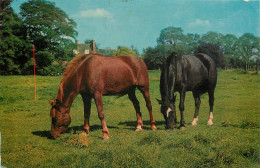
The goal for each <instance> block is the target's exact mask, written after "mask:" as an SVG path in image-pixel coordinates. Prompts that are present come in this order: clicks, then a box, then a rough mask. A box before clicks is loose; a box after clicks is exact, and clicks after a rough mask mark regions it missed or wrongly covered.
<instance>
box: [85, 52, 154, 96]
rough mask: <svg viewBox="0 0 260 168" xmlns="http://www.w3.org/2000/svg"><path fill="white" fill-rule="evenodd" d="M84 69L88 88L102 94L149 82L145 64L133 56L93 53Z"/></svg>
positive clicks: (119, 91)
mask: <svg viewBox="0 0 260 168" xmlns="http://www.w3.org/2000/svg"><path fill="white" fill-rule="evenodd" d="M85 71H86V76H87V83H88V86H89V89H90V90H92V91H94V90H99V91H101V92H102V93H103V94H118V93H121V92H124V91H125V90H127V89H129V88H130V87H132V86H137V85H143V83H145V82H149V81H148V71H147V68H146V66H145V64H144V63H143V62H142V61H141V60H140V59H139V58H137V57H135V56H117V57H104V56H98V55H95V56H92V57H91V58H90V59H88V62H87V63H86V70H85ZM143 78H146V79H143Z"/></svg>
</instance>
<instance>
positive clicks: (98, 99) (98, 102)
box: [94, 92, 109, 140]
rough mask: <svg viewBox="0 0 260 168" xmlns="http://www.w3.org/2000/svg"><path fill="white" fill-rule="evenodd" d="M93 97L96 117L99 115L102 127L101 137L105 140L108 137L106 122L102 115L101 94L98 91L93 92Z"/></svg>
mask: <svg viewBox="0 0 260 168" xmlns="http://www.w3.org/2000/svg"><path fill="white" fill-rule="evenodd" d="M94 99H95V103H96V106H97V111H98V117H99V119H100V121H101V124H102V127H103V139H104V140H106V139H109V137H108V129H107V124H106V121H105V116H104V109H103V99H102V94H101V93H100V92H95V93H94Z"/></svg>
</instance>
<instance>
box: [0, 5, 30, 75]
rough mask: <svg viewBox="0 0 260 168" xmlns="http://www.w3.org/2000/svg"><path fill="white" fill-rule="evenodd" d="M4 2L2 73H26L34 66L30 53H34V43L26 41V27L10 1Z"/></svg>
mask: <svg viewBox="0 0 260 168" xmlns="http://www.w3.org/2000/svg"><path fill="white" fill-rule="evenodd" d="M3 2H5V1H3ZM3 2H1V8H3V9H4V10H3V11H1V16H2V18H1V19H2V20H1V32H0V37H1V41H0V46H1V52H0V67H1V74H2V75H11V74H25V73H27V72H28V70H30V69H31V68H32V63H31V59H30V55H29V53H30V52H31V53H32V45H30V44H29V43H28V41H26V33H25V31H24V30H25V28H24V27H23V22H22V20H21V18H19V17H18V16H17V15H16V14H15V13H14V11H13V10H12V8H11V7H10V6H8V3H3ZM5 5H7V6H5ZM30 48H31V50H30Z"/></svg>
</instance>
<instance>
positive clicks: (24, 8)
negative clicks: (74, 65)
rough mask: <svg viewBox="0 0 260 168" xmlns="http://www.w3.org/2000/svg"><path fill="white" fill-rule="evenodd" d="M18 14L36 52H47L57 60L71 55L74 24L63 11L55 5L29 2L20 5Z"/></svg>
mask: <svg viewBox="0 0 260 168" xmlns="http://www.w3.org/2000/svg"><path fill="white" fill-rule="evenodd" d="M20 14H21V16H22V17H23V21H24V25H25V28H26V30H27V36H28V37H29V40H30V42H31V43H33V44H34V45H35V48H36V52H38V51H49V52H50V53H51V54H53V55H54V56H55V58H56V59H58V60H66V59H67V57H68V56H72V55H73V53H72V49H73V48H72V47H75V45H74V41H75V39H76V36H77V31H76V30H75V29H76V23H75V22H74V21H73V20H72V19H71V18H69V17H68V15H67V14H66V13H65V12H64V11H62V10H61V9H59V8H57V7H55V3H52V2H49V1H45V0H29V2H25V3H23V4H22V5H21V13H20Z"/></svg>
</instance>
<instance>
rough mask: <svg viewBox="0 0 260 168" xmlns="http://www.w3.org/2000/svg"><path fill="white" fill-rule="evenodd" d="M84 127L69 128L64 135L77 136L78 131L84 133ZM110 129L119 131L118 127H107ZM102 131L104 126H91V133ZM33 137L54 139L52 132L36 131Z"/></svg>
mask: <svg viewBox="0 0 260 168" xmlns="http://www.w3.org/2000/svg"><path fill="white" fill-rule="evenodd" d="M83 127H84V125H81V126H73V127H69V128H68V130H67V131H66V132H65V133H64V134H66V133H73V134H76V131H83ZM107 127H108V128H109V129H119V128H118V127H113V126H107ZM100 129H101V130H102V125H90V131H95V130H100ZM32 134H33V135H36V136H40V137H45V138H47V139H52V136H51V131H50V130H49V131H34V132H32Z"/></svg>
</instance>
